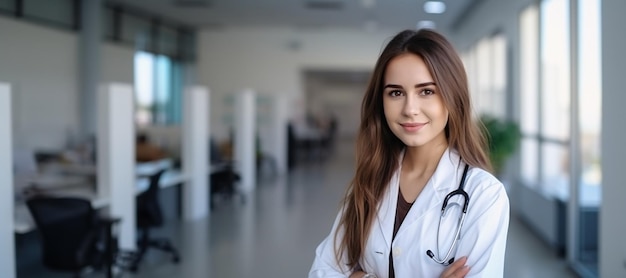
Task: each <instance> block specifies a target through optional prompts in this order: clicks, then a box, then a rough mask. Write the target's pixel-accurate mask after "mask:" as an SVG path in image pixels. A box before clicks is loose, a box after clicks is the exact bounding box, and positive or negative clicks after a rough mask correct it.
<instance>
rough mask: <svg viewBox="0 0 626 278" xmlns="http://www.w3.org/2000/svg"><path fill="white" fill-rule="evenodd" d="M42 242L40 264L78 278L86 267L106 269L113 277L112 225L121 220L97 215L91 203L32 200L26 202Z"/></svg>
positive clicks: (73, 200) (53, 199) (67, 198)
mask: <svg viewBox="0 0 626 278" xmlns="http://www.w3.org/2000/svg"><path fill="white" fill-rule="evenodd" d="M26 205H27V206H28V209H29V211H30V213H31V215H32V216H33V219H34V220H35V224H36V225H37V228H38V230H39V233H40V236H41V239H42V251H43V264H44V266H46V267H47V268H49V269H51V270H56V271H68V272H73V273H74V276H75V277H80V275H81V273H82V272H83V270H85V269H86V268H87V267H92V268H94V269H101V268H105V271H106V275H107V277H112V265H113V259H114V253H115V250H116V249H117V248H116V247H115V244H114V239H113V235H112V226H113V224H115V223H117V222H119V220H120V219H112V218H104V217H101V216H98V215H97V212H96V211H95V210H94V209H93V208H92V206H91V202H90V201H89V200H86V199H81V198H72V197H48V196H35V197H33V198H31V199H28V200H27V201H26Z"/></svg>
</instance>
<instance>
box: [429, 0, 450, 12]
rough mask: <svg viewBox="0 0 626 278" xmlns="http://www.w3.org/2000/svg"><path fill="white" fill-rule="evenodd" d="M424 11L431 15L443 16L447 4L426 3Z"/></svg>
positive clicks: (439, 2) (438, 2)
mask: <svg viewBox="0 0 626 278" xmlns="http://www.w3.org/2000/svg"><path fill="white" fill-rule="evenodd" d="M424 11H425V12H427V13H429V14H442V13H444V12H445V11H446V3H444V2H441V1H426V3H424Z"/></svg>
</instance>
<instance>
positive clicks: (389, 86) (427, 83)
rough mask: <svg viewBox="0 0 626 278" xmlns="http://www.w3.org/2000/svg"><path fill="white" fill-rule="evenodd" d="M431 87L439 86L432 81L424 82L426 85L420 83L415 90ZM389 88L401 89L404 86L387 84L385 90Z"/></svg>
mask: <svg viewBox="0 0 626 278" xmlns="http://www.w3.org/2000/svg"><path fill="white" fill-rule="evenodd" d="M430 85H435V86H436V85H437V84H436V83H435V82H433V81H430V82H424V83H419V84H416V85H415V88H421V87H426V86H430ZM387 88H393V89H401V88H402V86H400V85H396V84H387V85H385V87H384V88H383V89H387Z"/></svg>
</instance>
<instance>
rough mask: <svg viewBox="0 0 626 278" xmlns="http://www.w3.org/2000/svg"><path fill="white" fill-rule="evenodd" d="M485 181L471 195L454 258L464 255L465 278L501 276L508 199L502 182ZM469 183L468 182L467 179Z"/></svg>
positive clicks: (507, 219)
mask: <svg viewBox="0 0 626 278" xmlns="http://www.w3.org/2000/svg"><path fill="white" fill-rule="evenodd" d="M481 180H486V181H484V182H482V183H483V184H481V185H479V186H478V187H476V189H475V191H474V192H473V193H472V194H470V205H469V207H468V213H467V218H466V220H465V224H464V227H463V234H462V235H461V237H462V238H461V241H460V242H459V249H458V250H457V254H456V257H457V258H460V257H462V256H467V265H468V266H469V267H470V272H469V273H468V275H466V276H465V277H466V278H471V277H489V278H497V277H503V275H504V254H505V249H506V238H507V233H508V229H509V199H508V197H507V194H506V190H505V188H504V186H503V185H502V183H500V182H499V181H497V180H496V179H495V178H493V177H491V178H490V179H489V178H487V179H484V178H483V179H481ZM468 182H469V180H468Z"/></svg>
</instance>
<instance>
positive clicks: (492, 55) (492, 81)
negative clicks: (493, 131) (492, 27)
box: [461, 34, 507, 118]
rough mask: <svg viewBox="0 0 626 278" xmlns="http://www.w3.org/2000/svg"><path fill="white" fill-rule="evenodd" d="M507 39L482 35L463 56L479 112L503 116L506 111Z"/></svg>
mask: <svg viewBox="0 0 626 278" xmlns="http://www.w3.org/2000/svg"><path fill="white" fill-rule="evenodd" d="M506 47H507V46H506V39H505V38H504V36H502V35H500V34H497V35H493V36H490V37H486V38H483V39H482V40H480V41H479V42H478V43H477V44H476V45H475V46H474V47H472V48H471V49H470V50H469V51H466V52H463V53H462V54H461V57H462V58H463V62H464V63H465V68H466V70H467V77H468V83H469V88H470V95H471V96H472V102H473V103H474V105H475V107H476V110H477V113H478V114H479V115H483V114H486V115H491V116H495V117H500V118H504V117H506V116H507V115H506V114H505V111H506V82H507V80H506V74H507V62H506V59H507V57H506Z"/></svg>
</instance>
